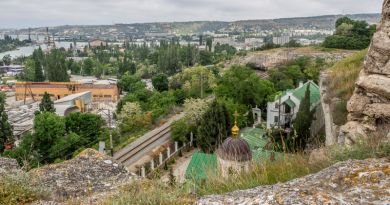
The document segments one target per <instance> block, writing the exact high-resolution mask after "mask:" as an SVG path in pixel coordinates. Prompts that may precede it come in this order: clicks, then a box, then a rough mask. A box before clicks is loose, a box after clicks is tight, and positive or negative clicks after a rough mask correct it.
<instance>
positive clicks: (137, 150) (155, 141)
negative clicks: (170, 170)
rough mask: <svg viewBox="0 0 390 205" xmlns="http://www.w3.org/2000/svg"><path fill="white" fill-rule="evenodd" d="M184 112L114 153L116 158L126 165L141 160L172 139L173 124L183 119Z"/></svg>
mask: <svg viewBox="0 0 390 205" xmlns="http://www.w3.org/2000/svg"><path fill="white" fill-rule="evenodd" d="M183 116H184V113H181V114H178V115H176V116H174V117H173V118H171V119H170V120H169V121H168V122H167V123H165V124H164V125H162V126H160V127H158V128H156V129H154V130H152V131H150V132H148V133H146V134H145V135H143V136H142V137H140V138H138V139H137V140H136V141H134V142H133V143H131V144H129V145H127V146H126V147H125V148H123V149H121V150H119V151H118V152H116V153H114V159H115V160H116V161H118V162H120V163H122V164H123V165H124V166H127V167H129V166H131V165H132V164H134V163H136V162H137V161H138V160H140V159H141V158H142V157H143V156H145V155H148V154H151V153H152V152H153V150H154V149H155V148H157V147H160V146H161V145H164V144H166V143H168V142H169V141H170V140H171V124H172V122H174V121H176V120H179V119H181V118H182V117H183Z"/></svg>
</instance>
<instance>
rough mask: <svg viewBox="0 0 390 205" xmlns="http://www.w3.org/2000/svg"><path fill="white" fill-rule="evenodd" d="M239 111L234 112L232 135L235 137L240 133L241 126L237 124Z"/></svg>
mask: <svg viewBox="0 0 390 205" xmlns="http://www.w3.org/2000/svg"><path fill="white" fill-rule="evenodd" d="M237 116H238V113H237V111H236V112H235V113H234V126H233V127H232V136H233V138H237V137H238V134H239V133H240V128H239V127H238V126H237Z"/></svg>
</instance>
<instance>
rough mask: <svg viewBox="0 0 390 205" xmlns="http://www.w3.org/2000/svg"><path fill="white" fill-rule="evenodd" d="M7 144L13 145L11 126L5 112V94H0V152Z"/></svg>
mask: <svg viewBox="0 0 390 205" xmlns="http://www.w3.org/2000/svg"><path fill="white" fill-rule="evenodd" d="M9 142H12V143H13V133H12V126H11V125H10V124H9V122H8V115H7V113H6V112H5V94H4V93H3V92H0V152H2V151H3V149H4V145H5V144H6V143H9Z"/></svg>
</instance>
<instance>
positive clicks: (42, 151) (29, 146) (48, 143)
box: [4, 112, 107, 169]
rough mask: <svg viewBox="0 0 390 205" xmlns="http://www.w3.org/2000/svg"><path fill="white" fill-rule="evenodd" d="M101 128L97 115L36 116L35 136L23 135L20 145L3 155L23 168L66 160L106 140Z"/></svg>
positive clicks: (48, 114) (45, 113) (42, 114)
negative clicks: (14, 160) (15, 160)
mask: <svg viewBox="0 0 390 205" xmlns="http://www.w3.org/2000/svg"><path fill="white" fill-rule="evenodd" d="M103 125H104V122H103V120H102V119H101V117H100V116H97V115H94V114H89V113H71V114H70V115H69V116H67V117H59V116H57V115H56V114H54V113H51V112H42V113H38V114H36V116H35V120H34V133H28V134H26V135H25V136H23V138H22V141H21V143H20V145H19V146H18V147H17V148H15V149H13V150H7V151H6V152H4V155H5V156H10V157H12V158H15V159H17V160H18V162H19V163H20V164H22V165H23V166H24V167H25V168H26V169H29V168H33V167H36V166H38V165H40V164H47V163H53V162H56V161H61V160H65V159H69V158H70V157H72V155H73V154H74V153H77V152H78V150H83V149H85V148H87V147H91V146H92V145H94V144H96V143H98V141H100V140H105V139H106V138H107V135H106V133H105V132H104V129H103V128H102V127H103Z"/></svg>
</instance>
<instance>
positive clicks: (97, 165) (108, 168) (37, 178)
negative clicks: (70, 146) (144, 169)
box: [29, 149, 134, 201]
mask: <svg viewBox="0 0 390 205" xmlns="http://www.w3.org/2000/svg"><path fill="white" fill-rule="evenodd" d="M29 174H30V176H31V177H32V178H33V181H34V182H33V183H35V184H37V185H40V186H44V187H47V188H49V189H50V190H51V191H52V199H53V200H56V201H58V200H60V201H61V200H66V199H69V198H73V197H83V196H89V195H91V194H96V193H99V192H109V191H111V190H113V189H115V188H117V187H118V186H120V185H122V184H123V183H127V182H129V181H131V180H132V179H133V178H134V175H133V174H132V173H130V172H128V171H127V170H126V169H125V168H124V167H123V166H121V165H119V164H116V163H115V162H114V161H113V159H112V158H111V157H109V156H106V155H103V154H101V153H99V152H97V151H96V150H93V149H86V150H85V151H83V152H82V153H80V154H79V155H78V156H76V157H75V158H74V159H71V160H68V161H65V162H62V163H59V164H52V165H47V166H44V167H41V168H37V169H34V170H31V171H30V172H29Z"/></svg>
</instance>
